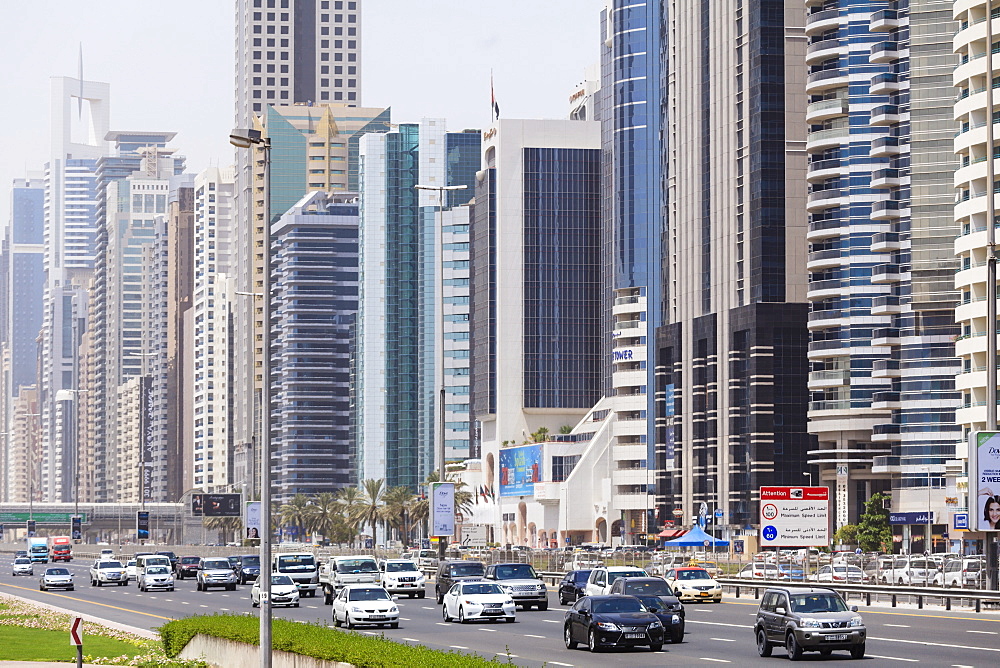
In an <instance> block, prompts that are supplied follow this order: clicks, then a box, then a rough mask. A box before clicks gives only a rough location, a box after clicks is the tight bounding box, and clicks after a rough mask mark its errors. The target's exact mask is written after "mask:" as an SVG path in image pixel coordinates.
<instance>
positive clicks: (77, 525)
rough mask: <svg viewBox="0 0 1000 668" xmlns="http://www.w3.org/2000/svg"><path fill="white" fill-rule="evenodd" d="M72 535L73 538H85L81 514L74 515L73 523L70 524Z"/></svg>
mask: <svg viewBox="0 0 1000 668" xmlns="http://www.w3.org/2000/svg"><path fill="white" fill-rule="evenodd" d="M69 533H70V537H71V538H72V539H73V540H82V539H83V518H82V517H80V516H79V515H73V519H72V523H71V526H70V532H69Z"/></svg>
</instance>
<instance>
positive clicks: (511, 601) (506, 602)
mask: <svg viewBox="0 0 1000 668" xmlns="http://www.w3.org/2000/svg"><path fill="white" fill-rule="evenodd" d="M503 604H504V605H514V599H512V598H508V599H507V600H506V601H504V602H503Z"/></svg>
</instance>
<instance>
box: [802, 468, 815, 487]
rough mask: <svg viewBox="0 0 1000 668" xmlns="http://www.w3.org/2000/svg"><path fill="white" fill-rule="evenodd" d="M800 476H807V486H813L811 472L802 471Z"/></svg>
mask: <svg viewBox="0 0 1000 668" xmlns="http://www.w3.org/2000/svg"><path fill="white" fill-rule="evenodd" d="M802 475H804V476H809V486H810V487H812V486H813V474H812V471H803V472H802Z"/></svg>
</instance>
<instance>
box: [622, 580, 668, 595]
mask: <svg viewBox="0 0 1000 668" xmlns="http://www.w3.org/2000/svg"><path fill="white" fill-rule="evenodd" d="M623 593H625V594H631V595H633V596H673V595H674V592H672V591H671V590H670V585H668V584H667V583H666V582H664V581H663V580H640V581H638V582H626V583H625V591H624V592H623Z"/></svg>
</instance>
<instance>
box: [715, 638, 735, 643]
mask: <svg viewBox="0 0 1000 668" xmlns="http://www.w3.org/2000/svg"><path fill="white" fill-rule="evenodd" d="M709 640H718V641H719V642H736V641H735V640H733V639H732V638H709Z"/></svg>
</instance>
